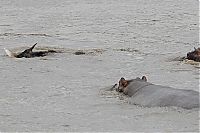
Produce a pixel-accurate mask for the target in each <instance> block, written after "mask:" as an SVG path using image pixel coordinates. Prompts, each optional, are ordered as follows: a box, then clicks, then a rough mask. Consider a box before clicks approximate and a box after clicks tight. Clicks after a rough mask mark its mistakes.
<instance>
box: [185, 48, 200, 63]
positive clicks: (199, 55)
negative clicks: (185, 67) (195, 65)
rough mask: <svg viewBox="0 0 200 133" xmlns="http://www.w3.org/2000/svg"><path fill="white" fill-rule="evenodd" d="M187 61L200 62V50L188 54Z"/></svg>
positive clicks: (195, 49)
mask: <svg viewBox="0 0 200 133" xmlns="http://www.w3.org/2000/svg"><path fill="white" fill-rule="evenodd" d="M187 59H188V60H193V61H198V62H200V48H194V51H192V52H189V53H187Z"/></svg>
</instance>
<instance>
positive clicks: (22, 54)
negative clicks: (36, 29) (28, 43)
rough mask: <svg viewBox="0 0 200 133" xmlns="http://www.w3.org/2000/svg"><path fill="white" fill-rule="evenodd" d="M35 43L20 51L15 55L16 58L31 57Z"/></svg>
mask: <svg viewBox="0 0 200 133" xmlns="http://www.w3.org/2000/svg"><path fill="white" fill-rule="evenodd" d="M36 44H37V43H36ZM36 44H34V45H33V46H32V47H31V48H29V49H26V50H24V51H23V52H22V53H20V54H18V55H17V56H16V57H17V58H22V57H25V58H31V57H32V51H33V48H34V47H35V45H36Z"/></svg>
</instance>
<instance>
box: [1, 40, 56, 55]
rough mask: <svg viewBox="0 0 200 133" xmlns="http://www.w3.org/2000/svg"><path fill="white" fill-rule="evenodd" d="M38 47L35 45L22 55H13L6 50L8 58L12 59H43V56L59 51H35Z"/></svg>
mask: <svg viewBox="0 0 200 133" xmlns="http://www.w3.org/2000/svg"><path fill="white" fill-rule="evenodd" d="M36 45H37V43H36V44H34V45H33V46H32V47H31V48H28V49H26V50H24V51H23V52H21V53H18V54H17V53H12V52H11V51H9V50H7V49H5V51H6V53H7V55H8V56H10V57H16V58H23V57H24V58H33V57H43V56H47V55H48V54H50V53H57V51H55V50H45V51H44V50H43V51H33V49H34V48H35V46H36Z"/></svg>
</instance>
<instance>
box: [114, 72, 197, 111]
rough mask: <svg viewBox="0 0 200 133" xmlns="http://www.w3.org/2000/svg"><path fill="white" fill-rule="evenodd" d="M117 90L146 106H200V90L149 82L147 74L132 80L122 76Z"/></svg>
mask: <svg viewBox="0 0 200 133" xmlns="http://www.w3.org/2000/svg"><path fill="white" fill-rule="evenodd" d="M115 86H116V85H115ZM115 86H113V87H115ZM116 90H117V91H119V92H123V93H124V94H125V95H128V96H129V97H131V98H130V102H131V103H132V104H137V105H142V106H145V107H156V106H157V107H164V106H176V107H182V108H185V109H192V108H199V92H197V91H193V90H182V89H175V88H171V87H166V86H161V85H154V84H152V83H149V82H147V78H146V77H145V76H143V77H142V78H141V79H140V78H136V79H131V80H125V79H124V78H121V79H120V81H119V86H118V88H117V89H116Z"/></svg>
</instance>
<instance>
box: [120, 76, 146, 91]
mask: <svg viewBox="0 0 200 133" xmlns="http://www.w3.org/2000/svg"><path fill="white" fill-rule="evenodd" d="M136 79H140V78H138V77H137V78H136ZM141 79H142V80H144V81H145V82H147V78H146V76H142V78H141ZM141 79H140V80H141ZM133 80H134V79H131V80H125V78H123V77H122V78H121V79H120V80H119V86H118V88H117V91H119V92H124V90H125V88H126V87H127V86H128V85H129V84H130V83H131V82H132V81H133Z"/></svg>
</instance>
